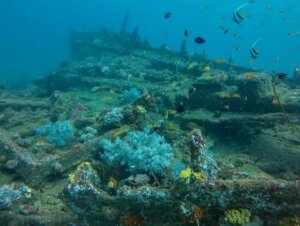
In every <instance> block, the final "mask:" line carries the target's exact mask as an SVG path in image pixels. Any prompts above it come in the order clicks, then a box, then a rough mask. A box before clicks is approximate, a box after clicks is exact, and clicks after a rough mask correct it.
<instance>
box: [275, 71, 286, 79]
mask: <svg viewBox="0 0 300 226" xmlns="http://www.w3.org/2000/svg"><path fill="white" fill-rule="evenodd" d="M287 76H288V74H287V73H283V72H281V73H277V78H279V79H284V78H286V77H287Z"/></svg>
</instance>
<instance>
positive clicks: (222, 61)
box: [215, 58, 225, 64]
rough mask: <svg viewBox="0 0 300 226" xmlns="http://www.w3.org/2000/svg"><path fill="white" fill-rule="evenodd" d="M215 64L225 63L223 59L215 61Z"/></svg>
mask: <svg viewBox="0 0 300 226" xmlns="http://www.w3.org/2000/svg"><path fill="white" fill-rule="evenodd" d="M215 62H216V63H217V64H222V63H224V62H225V60H224V59H221V58H218V59H215Z"/></svg>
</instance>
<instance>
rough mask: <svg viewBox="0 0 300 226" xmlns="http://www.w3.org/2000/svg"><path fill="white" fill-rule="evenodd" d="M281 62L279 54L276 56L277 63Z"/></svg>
mask: <svg viewBox="0 0 300 226" xmlns="http://www.w3.org/2000/svg"><path fill="white" fill-rule="evenodd" d="M279 62H280V58H279V56H277V57H276V58H275V63H276V64H279Z"/></svg>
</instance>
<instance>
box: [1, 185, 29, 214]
mask: <svg viewBox="0 0 300 226" xmlns="http://www.w3.org/2000/svg"><path fill="white" fill-rule="evenodd" d="M31 193H32V192H31V188H29V187H27V186H25V185H24V184H11V185H3V186H1V187H0V210H3V209H12V207H13V205H17V204H20V203H26V202H28V201H29V200H30V199H31Z"/></svg>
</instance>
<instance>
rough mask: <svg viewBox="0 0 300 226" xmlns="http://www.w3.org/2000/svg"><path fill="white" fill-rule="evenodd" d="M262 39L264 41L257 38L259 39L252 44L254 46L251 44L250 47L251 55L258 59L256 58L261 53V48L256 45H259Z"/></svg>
mask: <svg viewBox="0 0 300 226" xmlns="http://www.w3.org/2000/svg"><path fill="white" fill-rule="evenodd" d="M260 41H262V39H261V38H260V39H257V40H256V41H255V42H254V43H253V44H252V46H251V48H250V56H251V57H252V58H253V59H256V58H257V57H258V56H259V54H260V51H259V49H258V48H256V45H257V44H258V43H259V42H260Z"/></svg>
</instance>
